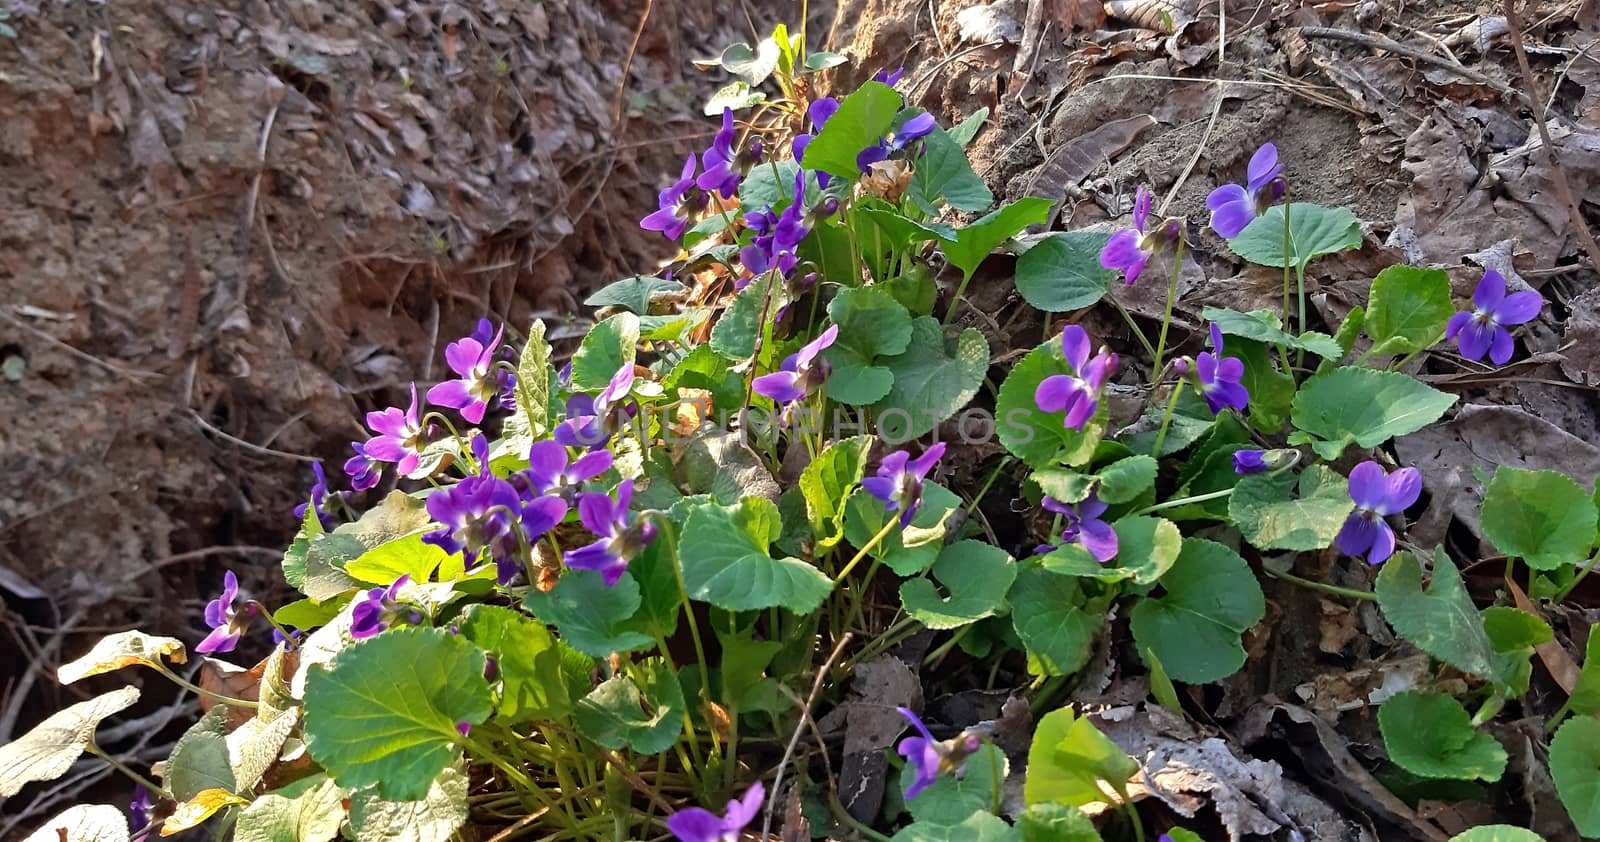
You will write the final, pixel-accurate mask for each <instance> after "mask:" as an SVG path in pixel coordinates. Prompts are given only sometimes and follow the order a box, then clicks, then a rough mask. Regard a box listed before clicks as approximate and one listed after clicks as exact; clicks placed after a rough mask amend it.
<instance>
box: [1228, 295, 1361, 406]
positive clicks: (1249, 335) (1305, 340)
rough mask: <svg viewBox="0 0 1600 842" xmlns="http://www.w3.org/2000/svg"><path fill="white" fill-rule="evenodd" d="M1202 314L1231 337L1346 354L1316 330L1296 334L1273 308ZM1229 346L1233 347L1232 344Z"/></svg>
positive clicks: (1325, 353)
mask: <svg viewBox="0 0 1600 842" xmlns="http://www.w3.org/2000/svg"><path fill="white" fill-rule="evenodd" d="M1202 314H1203V315H1204V317H1205V320H1206V321H1208V322H1212V323H1214V324H1215V325H1216V326H1217V329H1218V330H1221V331H1222V332H1223V333H1224V334H1227V335H1228V336H1239V337H1243V338H1245V339H1254V340H1256V341H1257V342H1265V343H1267V344H1268V345H1282V346H1284V347H1285V348H1290V349H1299V350H1304V351H1310V352H1311V353H1313V354H1316V355H1317V356H1319V357H1325V358H1328V359H1335V360H1337V359H1338V358H1340V357H1342V356H1344V350H1343V349H1342V348H1340V347H1339V343H1338V342H1336V341H1335V340H1334V338H1333V337H1331V336H1329V335H1327V334H1326V333H1317V332H1316V331H1308V332H1307V333H1305V334H1302V335H1300V336H1295V335H1294V334H1292V333H1289V332H1288V331H1286V330H1284V329H1283V322H1282V321H1280V320H1279V319H1278V314H1277V313H1274V312H1272V311H1271V310H1251V311H1250V312H1248V313H1241V312H1239V311H1238V310H1229V309H1227V308H1224V307H1209V306H1208V307H1206V308H1205V310H1204V311H1203V313H1202ZM1224 345H1227V343H1224ZM1228 347H1229V348H1230V350H1231V347H1232V346H1231V345H1229V346H1228ZM1250 397H1251V399H1252V401H1253V400H1254V398H1255V393H1254V392H1251V393H1250Z"/></svg>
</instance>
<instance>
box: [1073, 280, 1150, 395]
mask: <svg viewBox="0 0 1600 842" xmlns="http://www.w3.org/2000/svg"><path fill="white" fill-rule="evenodd" d="M1105 300H1106V301H1109V302H1111V306H1112V307H1115V308H1116V309H1117V312H1118V313H1121V314H1122V320H1123V321H1125V322H1127V323H1128V330H1130V331H1133V337H1134V338H1135V339H1137V340H1139V345H1140V346H1141V347H1143V348H1144V352H1145V353H1146V354H1149V355H1150V358H1151V359H1155V356H1156V349H1155V346H1154V345H1151V344H1150V340H1149V339H1148V338H1146V337H1145V335H1144V331H1143V330H1140V329H1139V323H1138V322H1136V321H1134V320H1133V314H1132V313H1129V312H1128V309H1127V308H1126V307H1123V306H1122V302H1120V301H1118V300H1117V299H1115V298H1112V297H1110V296H1107V297H1106V298H1105ZM1045 324H1046V325H1048V324H1049V320H1048V319H1047V320H1045ZM1046 338H1049V337H1046ZM1152 385H1154V384H1153V383H1152Z"/></svg>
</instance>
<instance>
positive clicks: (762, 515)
mask: <svg viewBox="0 0 1600 842" xmlns="http://www.w3.org/2000/svg"><path fill="white" fill-rule="evenodd" d="M782 531H783V524H782V522H781V521H780V520H779V517H778V507H777V506H776V505H774V504H773V503H772V502H771V501H770V500H767V499H765V498H761V497H746V498H744V499H743V500H740V501H739V502H738V503H736V504H734V505H731V506H718V505H714V504H707V505H702V506H698V507H696V508H694V509H693V510H691V511H690V512H689V519H688V520H687V521H685V522H684V525H683V534H684V535H685V536H689V538H688V540H686V541H685V542H684V543H683V544H682V545H681V547H680V549H679V552H680V553H681V555H682V559H683V581H684V585H685V587H687V588H688V592H689V597H690V598H691V599H698V600H702V601H704V602H709V603H711V604H712V605H715V606H717V607H718V608H725V609H727V610H729V611H750V610H754V609H758V608H775V607H778V606H782V607H784V608H787V609H789V610H791V611H794V612H796V613H799V614H804V613H807V612H810V611H814V610H816V607H817V606H818V605H821V604H822V600H823V599H824V598H826V597H827V595H828V594H829V593H830V592H831V591H832V590H833V582H832V581H830V580H829V579H828V577H827V576H824V575H822V571H820V570H818V569H817V568H816V567H813V566H812V565H810V564H807V563H806V562H804V561H801V560H800V559H798V558H773V557H772V555H771V554H770V553H769V548H770V547H771V545H772V542H773V541H776V540H777V539H778V536H779V535H780V534H781V533H782Z"/></svg>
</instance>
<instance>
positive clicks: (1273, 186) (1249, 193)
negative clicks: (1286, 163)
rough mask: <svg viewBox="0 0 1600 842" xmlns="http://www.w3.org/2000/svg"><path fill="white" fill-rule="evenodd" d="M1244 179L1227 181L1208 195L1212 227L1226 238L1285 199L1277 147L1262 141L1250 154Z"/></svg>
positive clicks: (1285, 186)
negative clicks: (1238, 181)
mask: <svg viewBox="0 0 1600 842" xmlns="http://www.w3.org/2000/svg"><path fill="white" fill-rule="evenodd" d="M1245 178H1246V183H1245V184H1224V185H1222V186H1221V187H1218V188H1217V189H1215V190H1213V191H1211V195H1209V196H1207V197H1206V207H1207V208H1210V209H1211V229H1212V230H1213V231H1216V232H1217V234H1218V235H1219V236H1221V237H1222V238H1223V239H1224V240H1231V239H1233V238H1234V237H1237V236H1239V232H1241V231H1243V230H1244V229H1245V226H1247V225H1249V224H1250V223H1251V222H1252V221H1254V220H1255V218H1256V217H1258V216H1260V215H1262V214H1264V213H1266V212H1267V208H1270V207H1272V205H1273V203H1275V202H1277V201H1278V200H1279V199H1281V198H1283V194H1284V191H1285V190H1286V189H1287V184H1286V183H1285V181H1284V179H1283V164H1280V163H1278V147H1276V146H1273V145H1272V144H1270V143H1263V144H1261V148H1260V149H1257V150H1256V153H1255V154H1254V155H1251V156H1250V167H1249V169H1248V170H1247V171H1246V173H1245Z"/></svg>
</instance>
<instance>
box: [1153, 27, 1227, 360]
mask: <svg viewBox="0 0 1600 842" xmlns="http://www.w3.org/2000/svg"><path fill="white" fill-rule="evenodd" d="M1227 50H1228V7H1227V3H1226V2H1225V0H1217V69H1218V70H1219V71H1220V70H1221V69H1222V63H1223V61H1224V59H1226V57H1227ZM1227 96H1228V84H1227V82H1226V81H1224V80H1223V79H1221V78H1220V77H1219V78H1218V79H1217V101H1216V102H1215V103H1213V104H1212V105H1211V119H1210V120H1209V121H1207V122H1206V130H1205V131H1204V132H1202V133H1201V134H1200V142H1199V143H1197V144H1195V147H1194V155H1193V156H1191V157H1190V158H1189V163H1188V164H1186V165H1185V166H1184V168H1183V172H1181V173H1179V174H1178V180H1177V181H1174V182H1172V188H1171V189H1169V190H1168V191H1167V195H1166V197H1165V198H1163V199H1162V200H1161V209H1160V211H1159V213H1161V214H1162V215H1166V212H1167V208H1168V207H1170V206H1171V205H1172V200H1173V199H1176V198H1177V197H1178V191H1179V190H1181V189H1182V188H1183V185H1184V182H1186V181H1188V180H1189V175H1190V173H1193V172H1194V168H1195V165H1197V164H1199V163H1200V156H1201V155H1203V154H1205V151H1206V145H1207V144H1209V143H1210V142H1211V132H1212V131H1213V130H1215V129H1216V128H1217V118H1219V117H1221V116H1222V103H1223V102H1224V101H1225V100H1226V99H1227ZM1166 332H1167V323H1166V322H1162V323H1161V333H1162V335H1163V336H1165V335H1166ZM1160 362H1161V361H1160V360H1157V361H1156V364H1157V365H1160Z"/></svg>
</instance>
